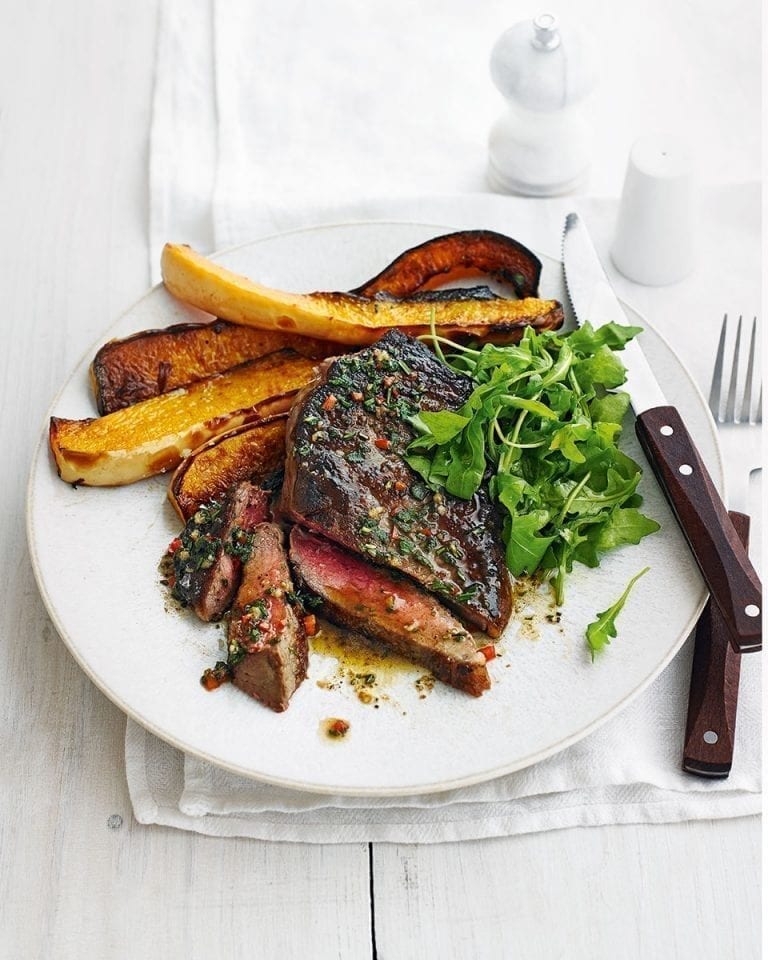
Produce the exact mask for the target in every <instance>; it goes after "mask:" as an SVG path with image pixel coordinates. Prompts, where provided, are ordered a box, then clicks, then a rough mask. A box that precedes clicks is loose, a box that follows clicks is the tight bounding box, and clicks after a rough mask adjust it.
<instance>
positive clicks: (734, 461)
mask: <svg viewBox="0 0 768 960" xmlns="http://www.w3.org/2000/svg"><path fill="white" fill-rule="evenodd" d="M741 325H742V317H739V322H738V325H737V327H736V342H735V344H734V348H733V360H732V362H731V379H730V382H729V384H728V391H727V393H726V394H723V366H724V363H725V344H726V340H727V335H728V314H727V313H726V315H725V316H724V317H723V325H722V327H721V329H720V342H719V343H718V346H717V356H716V357H715V369H714V371H713V373H712V386H711V387H710V390H709V409H710V410H711V411H712V416H713V417H714V418H715V423H716V424H717V426H718V432H719V435H720V445H721V447H722V448H723V454H724V460H725V470H726V477H727V482H728V491H729V497H728V505H729V506H730V508H731V509H735V510H741V511H742V512H744V513H746V512H747V506H748V503H749V478H750V475H751V474H752V472H753V471H755V470H758V469H759V468H760V443H759V438H760V429H761V424H762V422H763V386H762V382H761V384H760V389H759V396H758V400H757V404H755V403H754V397H753V394H754V392H755V391H754V389H753V385H754V374H755V353H756V344H757V317H755V318H754V319H753V320H752V335H751V337H750V341H749V352H748V356H747V372H746V377H745V379H744V388H743V393H742V394H741V396H740V402H739V381H740V380H741V377H740V376H739V370H740V366H741V365H742V360H741V356H742V353H743V351H742V350H741ZM755 441H757V442H755Z"/></svg>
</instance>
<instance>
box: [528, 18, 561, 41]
mask: <svg viewBox="0 0 768 960" xmlns="http://www.w3.org/2000/svg"><path fill="white" fill-rule="evenodd" d="M533 30H534V36H533V41H532V43H533V45H534V47H536V49H537V50H556V49H557V48H558V47H559V46H560V30H559V29H558V25H557V17H556V16H555V15H554V13H540V14H539V15H538V17H534V20H533Z"/></svg>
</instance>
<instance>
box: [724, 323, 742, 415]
mask: <svg viewBox="0 0 768 960" xmlns="http://www.w3.org/2000/svg"><path fill="white" fill-rule="evenodd" d="M740 347H741V317H739V323H738V325H737V327H736V343H735V344H734V345H733V363H732V364H731V382H730V385H729V386H728V400H727V402H726V404H725V422H726V423H734V422H735V420H736V385H737V381H738V379H739V348H740Z"/></svg>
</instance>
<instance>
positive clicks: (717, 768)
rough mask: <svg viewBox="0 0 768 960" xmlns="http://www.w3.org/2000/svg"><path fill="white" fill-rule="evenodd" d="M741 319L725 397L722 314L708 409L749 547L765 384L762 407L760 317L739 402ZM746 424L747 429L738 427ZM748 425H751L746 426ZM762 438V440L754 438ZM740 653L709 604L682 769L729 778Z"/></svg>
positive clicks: (697, 651)
mask: <svg viewBox="0 0 768 960" xmlns="http://www.w3.org/2000/svg"><path fill="white" fill-rule="evenodd" d="M741 331H742V317H739V322H738V326H737V327H736V341H735V345H734V350H733V360H732V363H731V379H730V382H729V384H728V390H727V394H726V395H725V396H723V367H724V363H725V345H726V340H727V336H728V314H726V315H725V316H724V317H723V325H722V328H721V330H720V341H719V344H718V347H717V355H716V357H715V368H714V371H713V374H712V386H711V388H710V391H709V408H710V410H711V412H712V416H713V417H714V418H715V422H716V423H717V425H718V428H719V434H720V442H721V445H722V447H723V452H724V454H725V470H726V475H727V479H728V487H729V490H731V491H732V493H731V496H730V498H729V499H730V503H731V506H736V507H738V508H739V509H741V510H742V511H744V512H742V513H737V512H735V511H732V512H731V514H730V515H731V519H732V521H733V524H734V526H735V527H736V529H737V531H738V533H739V536H740V537H741V539H742V541H743V542H744V545H745V546H747V545H748V539H749V517H748V516H747V515H746V508H747V505H748V496H749V478H750V475H751V474H752V472H753V471H754V470H756V469H759V468H760V443H759V437H758V436H756V434H759V432H760V424H761V423H762V419H763V417H762V405H763V390H762V385H761V386H760V390H759V396H758V400H757V406H756V407H755V405H754V402H753V401H754V397H753V393H754V391H753V385H754V374H755V352H756V343H757V318H754V319H753V321H752V335H751V337H750V343H749V352H748V356H747V371H746V376H745V378H744V387H743V392H742V394H741V402H739V399H738V398H739V383H740V380H741V377H740V376H739V371H740V367H741V365H742V360H741V357H742V350H741ZM738 428H742V429H738ZM744 428H746V429H744ZM755 440H757V442H754V441H755ZM740 671H741V656H740V654H738V653H737V652H736V651H735V650H734V649H733V647H732V646H731V644H730V642H729V638H728V632H727V630H726V627H725V624H724V622H723V619H722V615H721V614H720V611H719V609H718V607H717V605H716V604H713V603H712V602H711V601H710V602H708V603H707V606H706V608H705V609H704V612H703V613H702V615H701V618H700V619H699V623H698V625H697V627H696V641H695V646H694V653H693V667H692V670H691V688H690V695H689V700H688V718H687V722H686V730H685V746H684V749H683V769H684V770H686V771H687V772H688V773H693V774H696V775H698V776H703V777H715V778H724V777H727V776H728V774H729V773H730V771H731V766H732V763H733V748H734V736H735V728H736V707H737V703H738V696H739V674H740Z"/></svg>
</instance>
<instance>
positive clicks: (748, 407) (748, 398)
mask: <svg viewBox="0 0 768 960" xmlns="http://www.w3.org/2000/svg"><path fill="white" fill-rule="evenodd" d="M756 337H757V317H754V319H753V320H752V336H751V337H750V338H749V360H748V362H747V379H746V382H745V383H744V400H743V401H742V404H741V413H740V414H739V422H740V423H749V418H750V416H751V414H752V373H753V371H754V368H755V338H756Z"/></svg>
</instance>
